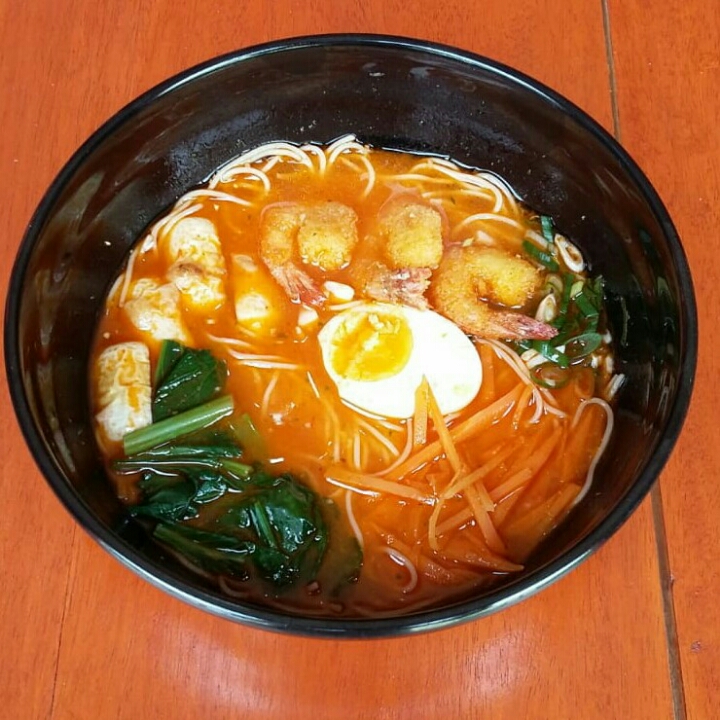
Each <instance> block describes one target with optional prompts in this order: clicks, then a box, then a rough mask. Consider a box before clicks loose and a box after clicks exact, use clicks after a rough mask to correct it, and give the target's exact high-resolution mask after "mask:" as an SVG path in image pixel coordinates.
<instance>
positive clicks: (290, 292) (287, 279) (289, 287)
mask: <svg viewBox="0 0 720 720" xmlns="http://www.w3.org/2000/svg"><path fill="white" fill-rule="evenodd" d="M270 272H271V274H272V276H273V277H274V278H275V280H276V281H277V282H278V283H279V284H280V286H281V287H282V288H283V290H284V291H285V293H286V294H287V296H288V297H289V298H290V300H291V301H292V302H295V303H304V304H305V305H312V306H314V307H322V306H323V305H324V304H325V300H326V298H325V295H324V294H323V293H322V291H321V290H320V288H319V287H318V286H317V284H316V283H315V281H314V280H313V279H312V278H311V277H310V276H309V275H308V274H307V273H305V272H303V271H302V270H301V269H300V268H299V267H297V265H294V264H293V263H285V264H283V265H281V266H280V267H276V268H273V269H272V270H271V271H270Z"/></svg>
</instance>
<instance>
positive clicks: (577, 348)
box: [566, 332, 602, 360]
mask: <svg viewBox="0 0 720 720" xmlns="http://www.w3.org/2000/svg"><path fill="white" fill-rule="evenodd" d="M600 345H602V335H600V333H596V332H586V333H583V334H582V335H577V336H576V337H574V338H571V339H570V340H568V342H567V348H566V349H567V354H568V356H569V357H571V358H572V359H573V360H577V359H579V358H583V357H586V356H587V355H590V353H593V352H595V351H596V350H597V349H598V348H599V347H600Z"/></svg>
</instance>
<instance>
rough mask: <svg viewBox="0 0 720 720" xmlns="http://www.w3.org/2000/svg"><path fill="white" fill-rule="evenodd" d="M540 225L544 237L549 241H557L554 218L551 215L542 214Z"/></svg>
mask: <svg viewBox="0 0 720 720" xmlns="http://www.w3.org/2000/svg"><path fill="white" fill-rule="evenodd" d="M540 225H541V227H542V234H543V237H544V238H545V239H546V240H547V241H548V242H549V243H553V242H555V228H554V226H553V221H552V218H551V217H550V216H549V215H541V216H540Z"/></svg>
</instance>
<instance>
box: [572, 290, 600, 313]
mask: <svg viewBox="0 0 720 720" xmlns="http://www.w3.org/2000/svg"><path fill="white" fill-rule="evenodd" d="M573 300H574V301H575V305H577V309H578V310H579V311H580V312H581V313H582V314H583V315H584V316H585V317H586V318H591V317H598V315H600V310H599V308H597V307H596V306H595V304H594V303H593V302H592V300H591V299H590V298H589V297H588V293H586V292H579V293H578V294H577V295H576V296H575V297H574V298H573Z"/></svg>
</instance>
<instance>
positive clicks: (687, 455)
mask: <svg viewBox="0 0 720 720" xmlns="http://www.w3.org/2000/svg"><path fill="white" fill-rule="evenodd" d="M647 5H648V4H647V3H645V2H642V1H641V0H608V2H607V3H603V2H601V0H572V2H571V1H569V0H526V1H525V2H519V3H511V2H506V1H502V2H500V1H499V0H486V2H482V3H480V2H466V1H465V0H460V2H450V1H449V0H416V1H415V2H414V3H411V4H409V3H407V2H400V0H362V2H360V0H341V1H340V2H336V3H322V2H318V0H309V1H307V2H301V1H300V0H283V1H280V0H278V1H272V0H266V1H265V2H256V3H244V2H238V1H237V0H215V1H214V2H207V1H205V0H203V1H201V0H185V1H184V2H170V0H155V2H153V3H148V2H142V3H141V2H139V0H124V1H122V2H121V1H120V0H107V1H106V2H97V1H94V2H91V0H63V2H50V0H0V128H1V129H2V142H0V177H1V178H2V190H1V191H0V192H1V193H2V201H1V202H0V237H2V241H3V242H2V244H0V288H1V291H2V300H3V302H4V298H5V293H6V290H7V281H8V276H9V273H10V269H11V266H12V262H13V259H14V255H15V252H16V250H17V247H18V244H19V241H20V238H21V236H22V233H23V230H24V228H25V225H26V224H27V221H28V220H29V217H30V215H31V213H32V211H33V209H34V207H35V206H36V204H37V202H38V200H39V199H40V197H41V195H42V193H43V191H44V189H45V188H46V187H47V185H48V184H49V182H50V181H51V180H52V178H53V177H54V175H55V173H56V172H57V171H58V169H59V168H60V167H61V165H62V164H63V163H64V161H65V160H66V159H67V158H68V157H69V155H70V154H71V152H72V151H73V150H74V149H75V148H76V147H77V145H78V144H79V143H80V142H81V141H82V140H84V139H85V138H86V137H87V136H88V135H89V134H90V133H91V132H92V131H93V130H94V129H95V128H96V127H97V126H98V125H99V124H100V123H101V122H102V121H103V120H105V119H106V118H107V117H109V116H110V115H111V114H112V113H113V112H115V111H116V110H118V109H119V108H120V107H122V106H123V105H124V104H125V103H127V102H128V101H129V100H131V99H132V98H134V97H135V96H136V95H137V94H139V93H140V92H142V91H144V90H146V89H148V88H149V87H151V86H152V85H154V84H155V83H157V82H159V81H160V80H162V79H164V78H166V77H167V76H169V75H171V74H173V73H175V72H178V71H180V70H182V69H184V68H186V67H188V66H190V65H192V64H194V63H196V62H199V61H201V60H205V59H208V58H211V57H213V56H215V55H217V54H219V53H222V52H225V51H229V50H232V49H236V48H240V47H242V46H246V45H250V44H255V43H258V42H263V41H266V40H271V39H277V38H280V37H286V36H290V35H300V34H310V33H318V32H350V31H353V32H382V33H392V34H402V35H409V36H415V37H420V38H426V39H431V40H436V41H441V42H444V43H449V44H453V45H457V46H459V47H462V48H465V49H468V50H472V51H475V52H479V53H481V54H485V55H488V56H491V57H493V58H495V59H497V60H500V61H503V62H505V63H508V64H510V65H512V66H515V67H517V68H518V69H520V70H523V71H525V72H527V73H530V74H531V75H533V76H535V77H536V78H538V79H540V80H542V81H543V82H545V83H547V84H549V85H550V86H552V87H554V88H555V89H557V90H558V91H560V92H561V93H563V94H565V95H566V96H567V97H569V98H570V99H571V100H573V101H574V102H576V103H577V104H579V105H580V106H581V107H583V108H584V109H585V110H587V111H588V112H589V113H590V114H591V115H592V116H594V117H595V118H596V119H597V120H598V121H599V122H600V123H602V124H603V125H604V126H605V127H607V128H608V129H610V130H613V131H619V132H620V134H621V139H622V140H623V142H624V143H625V144H626V146H627V147H628V149H629V150H630V151H631V153H632V154H633V155H634V156H635V157H636V159H637V160H638V161H639V162H640V164H641V165H642V166H643V167H644V168H645V169H646V170H647V172H648V174H649V176H650V178H651V180H652V181H653V182H654V183H655V184H656V186H657V188H658V190H659V191H660V193H661V195H662V196H663V197H664V199H665V201H666V203H667V205H668V207H669V209H670V211H671V213H672V215H673V217H674V219H675V221H676V224H677V226H678V228H679V230H680V233H681V235H682V237H683V240H684V244H685V247H686V250H687V253H688V255H689V258H690V262H691V265H692V268H693V270H694V279H695V284H696V291H697V294H698V301H699V306H700V321H701V344H700V351H701V357H700V363H699V367H698V375H697V385H696V393H695V396H694V401H693V406H692V409H691V412H690V415H689V418H688V421H687V424H686V426H685V429H684V431H683V434H682V436H681V438H680V441H679V443H678V446H677V447H676V450H675V452H674V454H673V456H672V459H671V461H670V462H669V464H668V466H667V467H666V469H665V471H664V473H663V475H662V478H661V482H660V489H659V491H658V490H656V491H654V496H653V498H652V499H648V500H647V501H646V502H645V503H644V504H643V505H642V506H641V507H640V509H639V510H638V511H637V512H636V513H635V514H634V515H633V517H632V518H631V519H630V520H629V521H628V523H627V524H626V525H625V526H624V527H623V528H622V529H621V530H620V531H619V532H618V533H617V535H616V536H615V537H613V539H612V540H611V541H610V542H608V543H607V544H606V545H605V546H604V547H603V548H602V549H601V550H600V551H599V552H598V553H596V554H595V555H594V556H593V557H591V558H590V559H589V560H588V561H587V562H585V563H584V564H583V565H582V566H581V567H579V568H578V569H577V570H575V571H574V572H572V573H571V574H570V575H569V576H567V577H565V578H564V579H562V580H561V581H559V582H557V583H556V584H555V585H553V586H552V587H550V588H549V589H547V590H545V591H543V592H542V593H540V594H539V595H537V596H535V597H534V598H532V599H530V600H527V601H525V602H523V603H521V604H520V605H517V606H515V607H514V608H512V609H510V610H507V611H504V612H502V613H499V614H497V615H494V616H492V617H490V618H487V619H484V620H481V621H478V622H474V623H470V624H466V625H463V626H460V627H457V628H454V629H450V630H444V631H441V632H437V633H433V634H429V635H421V636H416V637H409V638H403V639H396V640H381V641H346V642H340V641H327V640H323V641H320V640H314V641H313V640H308V639H301V638H294V637H286V636H281V635H275V634H271V633H267V632H262V631H257V630H250V629H247V628H245V627H241V626H238V625H233V624H230V623H228V622H226V621H223V620H220V619H217V618H215V617H212V616H210V615H207V614H204V613H202V612H200V611H198V610H195V609H193V608H191V607H189V606H187V605H185V604H183V603H181V602H179V601H177V600H174V599H172V598H170V597H169V596H167V595H165V594H164V593H162V592H160V591H159V590H157V589H155V588H153V587H151V586H150V585H148V584H147V583H145V582H144V581H142V580H140V579H138V578H137V577H136V576H134V575H133V574H132V573H131V572H130V571H128V570H126V569H125V568H123V567H121V566H120V565H119V564H118V563H117V562H115V561H114V560H112V559H111V558H110V556H109V555H107V554H106V553H105V552H104V551H103V550H102V549H101V548H100V547H99V546H98V545H96V544H95V542H94V541H93V540H91V539H89V538H88V537H87V536H86V535H85V533H84V532H83V531H82V530H80V529H79V528H78V527H77V526H76V525H75V524H74V522H73V521H72V520H71V519H70V517H69V516H68V514H67V513H66V512H65V510H64V509H63V508H62V507H61V506H60V504H59V502H58V501H57V500H56V499H55V497H54V496H53V495H52V493H51V491H50V490H49V489H48V487H47V486H46V484H45V483H44V481H43V480H42V478H41V476H40V474H39V472H38V471H37V470H36V468H35V466H34V464H33V461H32V459H31V458H30V455H29V453H28V451H27V450H26V448H25V446H24V444H23V441H22V438H21V435H20V431H19V429H18V428H17V426H16V423H15V421H14V419H13V417H12V409H11V405H10V400H9V397H8V393H7V388H6V387H4V386H3V388H2V392H1V393H0V404H1V407H0V416H2V418H3V422H2V423H1V424H0V433H1V437H2V465H1V468H2V471H1V474H0V497H1V498H2V517H1V520H0V563H1V564H0V567H1V568H2V573H3V574H2V580H3V591H2V593H0V647H1V648H2V652H1V653H0V717H7V718H22V719H24V718H32V719H34V718H54V719H64V718H73V719H82V720H84V719H86V718H87V719H88V720H94V719H96V718H100V719H104V718H128V719H133V720H135V719H137V718H201V717H202V718H220V719H224V718H228V719H229V718H377V719H383V718H388V719H389V718H412V719H415V718H444V719H447V718H453V719H455V718H457V719H460V718H486V717H487V718H489V717H492V718H497V719H502V718H512V719H513V720H515V719H517V718H525V719H528V720H535V719H537V720H541V719H545V718H588V719H590V720H592V719H594V718H598V719H600V718H603V719H606V718H632V719H636V718H638V719H639V718H648V720H650V719H652V720H656V719H658V718H682V717H690V718H714V717H718V711H717V710H716V709H715V707H716V700H715V697H714V696H715V688H716V687H717V684H718V682H719V681H720V611H719V610H718V609H717V608H718V607H720V605H719V604H718V602H717V597H718V594H720V571H718V563H717V561H716V552H717V549H718V545H719V542H718V540H717V528H718V527H720V499H719V498H720V494H718V493H717V491H716V478H715V476H716V469H717V468H718V466H720V443H719V442H718V431H717V420H718V410H717V408H718V406H720V386H719V384H718V370H720V368H719V367H718V365H719V363H718V360H717V357H718V355H717V351H716V350H715V348H716V347H717V344H718V342H720V333H719V332H718V330H717V326H716V325H715V324H714V322H715V319H714V318H715V313H716V312H717V310H718V307H719V306H720V303H719V302H718V290H717V287H718V283H720V269H718V267H719V266H718V263H715V262H714V259H715V256H716V254H717V251H718V248H719V247H720V246H719V245H718V240H717V227H718V225H719V224H720V213H719V211H718V205H719V203H720V139H719V134H718V125H719V124H720V45H719V43H720V8H719V6H718V4H717V1H716V0H686V1H685V2H682V3H680V2H674V3H662V4H660V3H658V4H657V5H656V9H655V10H654V11H653V12H650V11H649V10H648V7H647ZM671 578H673V579H674V583H671Z"/></svg>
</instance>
